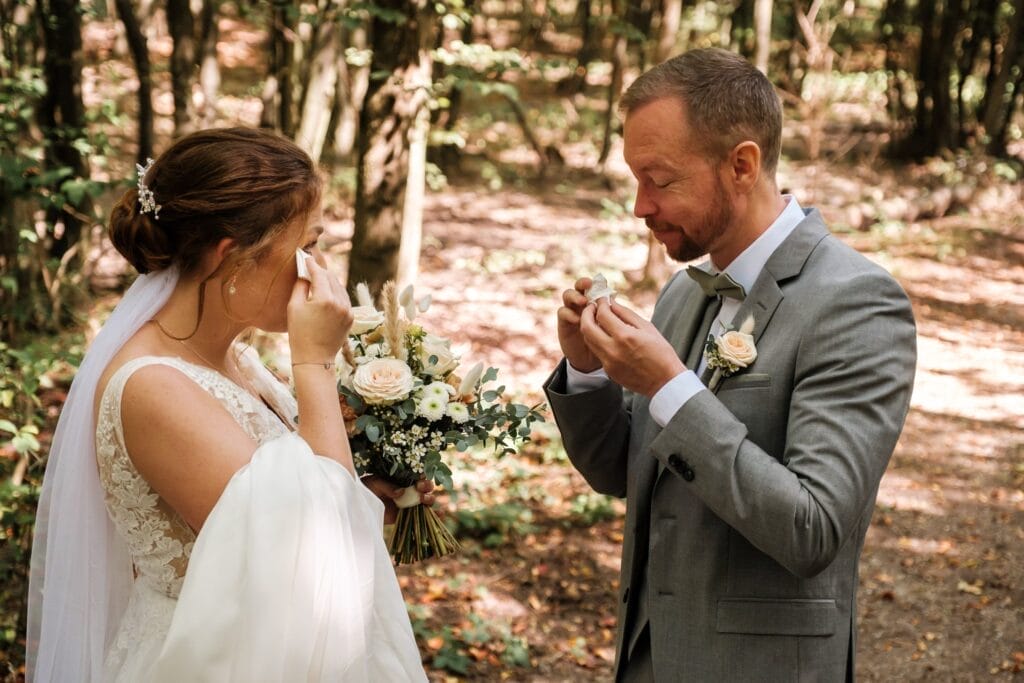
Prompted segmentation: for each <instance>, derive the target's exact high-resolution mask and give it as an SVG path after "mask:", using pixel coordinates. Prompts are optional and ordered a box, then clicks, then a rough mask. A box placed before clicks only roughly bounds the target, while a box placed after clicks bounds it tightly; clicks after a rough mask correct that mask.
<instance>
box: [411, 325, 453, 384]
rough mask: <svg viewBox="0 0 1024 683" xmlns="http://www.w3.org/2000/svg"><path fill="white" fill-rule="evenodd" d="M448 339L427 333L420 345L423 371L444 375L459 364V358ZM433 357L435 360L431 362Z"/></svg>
mask: <svg viewBox="0 0 1024 683" xmlns="http://www.w3.org/2000/svg"><path fill="white" fill-rule="evenodd" d="M449 344H450V342H449V341H448V340H447V339H442V338H441V337H438V336H435V335H433V334H427V335H426V336H425V337H423V342H422V345H421V346H420V363H422V364H423V371H424V372H426V373H427V374H429V375H433V376H434V377H444V376H445V375H447V374H448V373H449V372H451V371H452V370H454V369H455V368H457V367H458V366H459V358H458V356H456V355H455V354H454V353H452V350H451V348H450V347H449ZM431 358H434V359H435V360H434V362H433V363H431V362H430V361H431Z"/></svg>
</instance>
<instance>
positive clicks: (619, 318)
mask: <svg viewBox="0 0 1024 683" xmlns="http://www.w3.org/2000/svg"><path fill="white" fill-rule="evenodd" d="M580 330H581V333H582V335H583V338H584V339H585V340H586V344H587V347H588V348H589V349H592V351H593V353H594V354H595V355H596V356H597V357H598V359H599V360H600V362H601V366H602V367H604V370H605V372H607V373H608V377H610V378H611V379H612V381H614V382H615V383H616V384H618V385H620V386H622V387H623V388H625V389H629V390H630V391H632V392H634V393H637V394H642V395H644V396H648V397H653V396H654V395H655V394H656V393H658V390H659V389H661V387H663V386H664V385H665V383H666V382H668V381H669V380H670V379H672V378H673V377H675V376H676V375H678V374H679V373H681V372H684V371H685V370H686V366H685V365H683V362H682V361H681V360H679V356H678V354H677V353H676V350H675V349H674V348H672V345H671V344H669V343H668V341H666V339H665V338H664V337H663V336H661V332H659V331H658V329H657V328H656V327H655V326H654V325H652V324H651V323H650V322H649V321H647V320H644V319H643V318H641V317H640V316H639V315H637V314H636V313H634V312H633V311H631V310H629V309H628V308H626V307H625V306H620V305H619V304H617V303H615V302H614V301H612V302H609V301H608V300H607V299H601V300H599V301H598V302H597V304H595V305H593V306H588V307H587V308H586V309H584V311H583V313H582V314H581V315H580Z"/></svg>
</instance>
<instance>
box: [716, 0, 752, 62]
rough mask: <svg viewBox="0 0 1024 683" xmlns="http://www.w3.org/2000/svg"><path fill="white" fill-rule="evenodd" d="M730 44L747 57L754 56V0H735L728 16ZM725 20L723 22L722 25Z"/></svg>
mask: <svg viewBox="0 0 1024 683" xmlns="http://www.w3.org/2000/svg"><path fill="white" fill-rule="evenodd" d="M730 20H731V30H730V31H729V35H730V37H731V40H730V45H732V46H733V49H734V50H735V51H736V52H739V53H740V54H741V55H743V56H744V57H746V58H747V59H751V58H753V56H754V0H736V4H735V7H734V9H733V11H732V14H731V16H730ZM724 24H725V22H723V25H724Z"/></svg>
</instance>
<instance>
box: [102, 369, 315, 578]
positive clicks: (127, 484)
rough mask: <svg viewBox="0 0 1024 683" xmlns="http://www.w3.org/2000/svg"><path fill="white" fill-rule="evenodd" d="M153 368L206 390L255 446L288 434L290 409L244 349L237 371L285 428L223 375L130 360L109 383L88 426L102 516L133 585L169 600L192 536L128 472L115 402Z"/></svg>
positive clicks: (286, 397)
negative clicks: (125, 554)
mask: <svg viewBox="0 0 1024 683" xmlns="http://www.w3.org/2000/svg"><path fill="white" fill-rule="evenodd" d="M154 364H160V365H167V366H170V367H172V368H175V369H177V370H179V371H180V372H182V373H183V374H184V375H186V376H187V377H189V379H191V380H192V381H194V382H195V383H196V384H198V385H199V386H200V387H202V388H203V389H205V390H206V391H207V392H209V393H210V394H211V395H212V396H213V397H214V398H216V399H217V400H218V401H219V402H220V403H221V404H222V405H223V406H224V408H225V409H226V410H227V411H228V412H229V413H230V414H231V416H232V417H233V418H234V419H235V421H236V422H238V424H239V425H240V426H241V427H242V429H243V430H244V431H245V433H246V434H248V435H249V437H250V438H252V439H253V440H254V441H256V442H257V444H263V443H264V442H266V441H269V440H271V439H273V438H276V437H278V436H281V435H282V434H285V433H286V432H287V431H289V428H292V429H294V427H295V425H294V419H295V418H294V416H295V415H296V413H297V411H296V407H295V402H294V400H293V399H292V397H291V395H290V394H289V393H288V391H287V389H285V387H284V386H283V385H282V384H281V383H280V382H278V381H277V380H276V379H275V378H274V377H273V376H272V375H271V374H270V372H269V371H268V370H267V369H266V368H265V367H263V365H262V364H261V363H260V361H259V359H258V358H257V357H256V355H255V352H254V351H252V350H251V349H248V350H247V351H246V352H244V353H243V354H242V355H241V357H240V363H239V366H240V369H241V370H242V372H243V374H244V375H245V377H246V379H247V381H249V382H250V383H251V384H252V385H253V387H254V388H255V389H256V390H257V391H259V392H260V394H261V395H262V396H263V398H264V399H265V400H266V401H268V402H269V404H270V405H271V406H273V408H274V411H276V412H277V414H278V415H282V416H285V418H286V419H288V420H289V421H290V422H292V424H291V425H289V426H286V425H285V424H284V423H283V422H282V420H281V418H279V417H278V415H275V412H274V411H272V410H270V409H269V408H268V407H267V405H265V404H264V403H263V401H261V400H260V399H259V398H257V397H255V396H253V395H252V394H250V393H249V392H247V391H245V390H243V389H242V388H241V387H239V386H238V385H237V384H235V383H234V382H232V381H231V380H229V379H227V378H226V377H224V376H223V375H221V374H219V373H217V372H216V371H214V370H212V369H210V368H206V367H203V366H200V365H194V364H192V363H188V362H186V361H183V360H181V359H180V358H170V357H158V356H145V357H142V358H136V359H133V360H131V361H129V362H127V363H125V364H124V365H123V366H122V367H121V368H119V369H118V370H117V372H116V373H115V374H114V375H113V376H112V377H111V378H110V381H109V383H108V384H107V387H106V389H105V390H104V392H103V397H102V399H101V401H100V409H99V415H98V418H97V423H96V460H97V464H98V466H99V473H100V482H101V483H102V485H103V490H104V495H105V498H106V504H107V510H108V512H109V513H110V517H111V519H112V520H113V522H114V526H115V527H116V528H117V531H118V533H119V534H120V535H121V537H122V538H123V539H124V540H125V541H126V543H127V545H128V549H129V552H130V554H131V557H132V562H133V563H134V567H135V573H136V576H137V580H138V581H142V582H145V583H146V584H147V585H148V587H149V588H151V589H153V590H155V591H156V592H158V593H162V594H164V595H166V596H167V597H170V598H176V597H177V596H178V593H179V592H180V591H181V583H182V580H183V578H184V576H185V570H186V569H187V567H188V560H189V555H190V554H191V552H192V544H193V542H194V541H195V533H194V532H193V531H192V529H191V528H190V527H189V526H188V525H187V524H186V523H185V521H184V520H183V519H182V518H181V517H180V516H179V515H178V514H177V513H176V512H175V511H174V510H173V509H172V508H171V507H170V506H169V505H168V504H167V503H166V501H164V500H163V499H162V498H160V496H159V495H157V493H156V492H154V491H153V489H151V488H150V486H149V484H147V483H146V481H145V480H144V479H143V478H142V476H141V475H140V474H139V472H138V470H136V469H135V466H134V465H133V464H132V461H131V460H130V459H129V457H128V453H127V451H126V449H125V445H124V433H123V431H122V426H121V396H122V393H123V392H124V387H125V384H126V383H127V381H128V378H129V377H131V376H132V374H133V373H134V372H135V371H136V370H138V369H139V368H142V367H145V366H147V365H154ZM156 438H158V436H157V437H156Z"/></svg>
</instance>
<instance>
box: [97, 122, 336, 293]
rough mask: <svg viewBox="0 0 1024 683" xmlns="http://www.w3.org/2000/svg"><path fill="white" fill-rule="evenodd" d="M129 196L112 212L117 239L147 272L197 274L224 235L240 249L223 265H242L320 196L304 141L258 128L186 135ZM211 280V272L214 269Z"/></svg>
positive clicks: (255, 258) (113, 236) (126, 254)
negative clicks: (145, 192)
mask: <svg viewBox="0 0 1024 683" xmlns="http://www.w3.org/2000/svg"><path fill="white" fill-rule="evenodd" d="M140 180H141V181H142V182H143V183H144V187H145V188H146V189H147V190H149V192H151V193H152V197H151V200H152V202H153V203H155V204H156V205H158V206H159V209H155V208H154V207H153V206H144V204H146V203H147V202H145V201H143V200H145V199H146V198H144V197H143V198H140V196H139V189H137V188H133V189H131V190H128V191H127V192H125V193H124V195H123V196H122V197H121V200H120V201H119V202H118V203H117V205H116V206H114V208H113V210H112V211H111V214H110V240H111V242H113V244H114V246H115V247H116V248H117V250H118V251H119V252H120V253H121V254H122V255H123V256H124V257H125V258H126V259H128V262H129V263H131V264H132V265H133V266H134V267H135V269H136V270H138V271H139V272H140V273H149V272H153V271H158V270H163V269H164V268H167V267H169V266H173V265H176V266H178V267H179V269H180V271H181V274H182V275H183V276H187V275H189V274H192V273H194V272H195V270H196V269H197V267H198V266H199V263H200V259H201V257H202V255H203V253H204V252H205V251H206V250H207V249H210V248H212V247H214V246H215V245H216V244H218V243H219V242H220V241H221V240H222V239H224V238H225V237H229V238H231V239H233V240H234V241H235V245H236V246H235V249H234V250H232V252H231V254H230V255H229V257H228V258H226V259H225V260H224V264H222V266H221V268H218V271H221V270H222V269H223V268H230V269H232V270H237V269H238V268H239V267H240V266H241V265H242V264H243V263H249V264H252V263H255V262H257V261H259V260H260V258H261V257H262V256H264V255H265V254H266V252H267V251H268V250H269V248H270V246H271V245H272V244H273V243H274V240H275V238H277V237H279V236H280V235H281V234H282V232H283V231H284V229H285V227H287V226H288V225H290V224H291V223H292V222H293V221H295V220H296V219H298V218H301V217H305V216H307V215H308V214H309V212H310V211H312V210H313V209H314V208H315V207H316V205H317V203H318V202H319V200H320V193H321V181H320V176H319V175H318V174H317V170H316V167H315V165H314V164H313V161H312V160H311V159H310V158H309V155H308V154H306V153H305V152H304V151H303V150H302V149H301V148H300V147H299V146H298V145H296V144H295V143H294V142H292V141H291V140H287V139H285V138H283V137H281V136H279V135H276V134H274V133H271V132H268V131H264V130H259V129H254V128H221V129H213V130H203V131H198V132H196V133H192V134H190V135H187V136H185V137H183V138H181V139H180V140H178V141H177V142H175V143H174V144H173V145H172V146H171V147H170V149H168V150H167V151H166V152H164V153H163V154H162V155H160V158H159V159H157V160H156V162H155V163H153V164H152V165H151V166H150V168H149V170H148V171H147V172H146V173H145V176H144V177H143V178H141V179H140ZM211 277H212V274H211Z"/></svg>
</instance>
